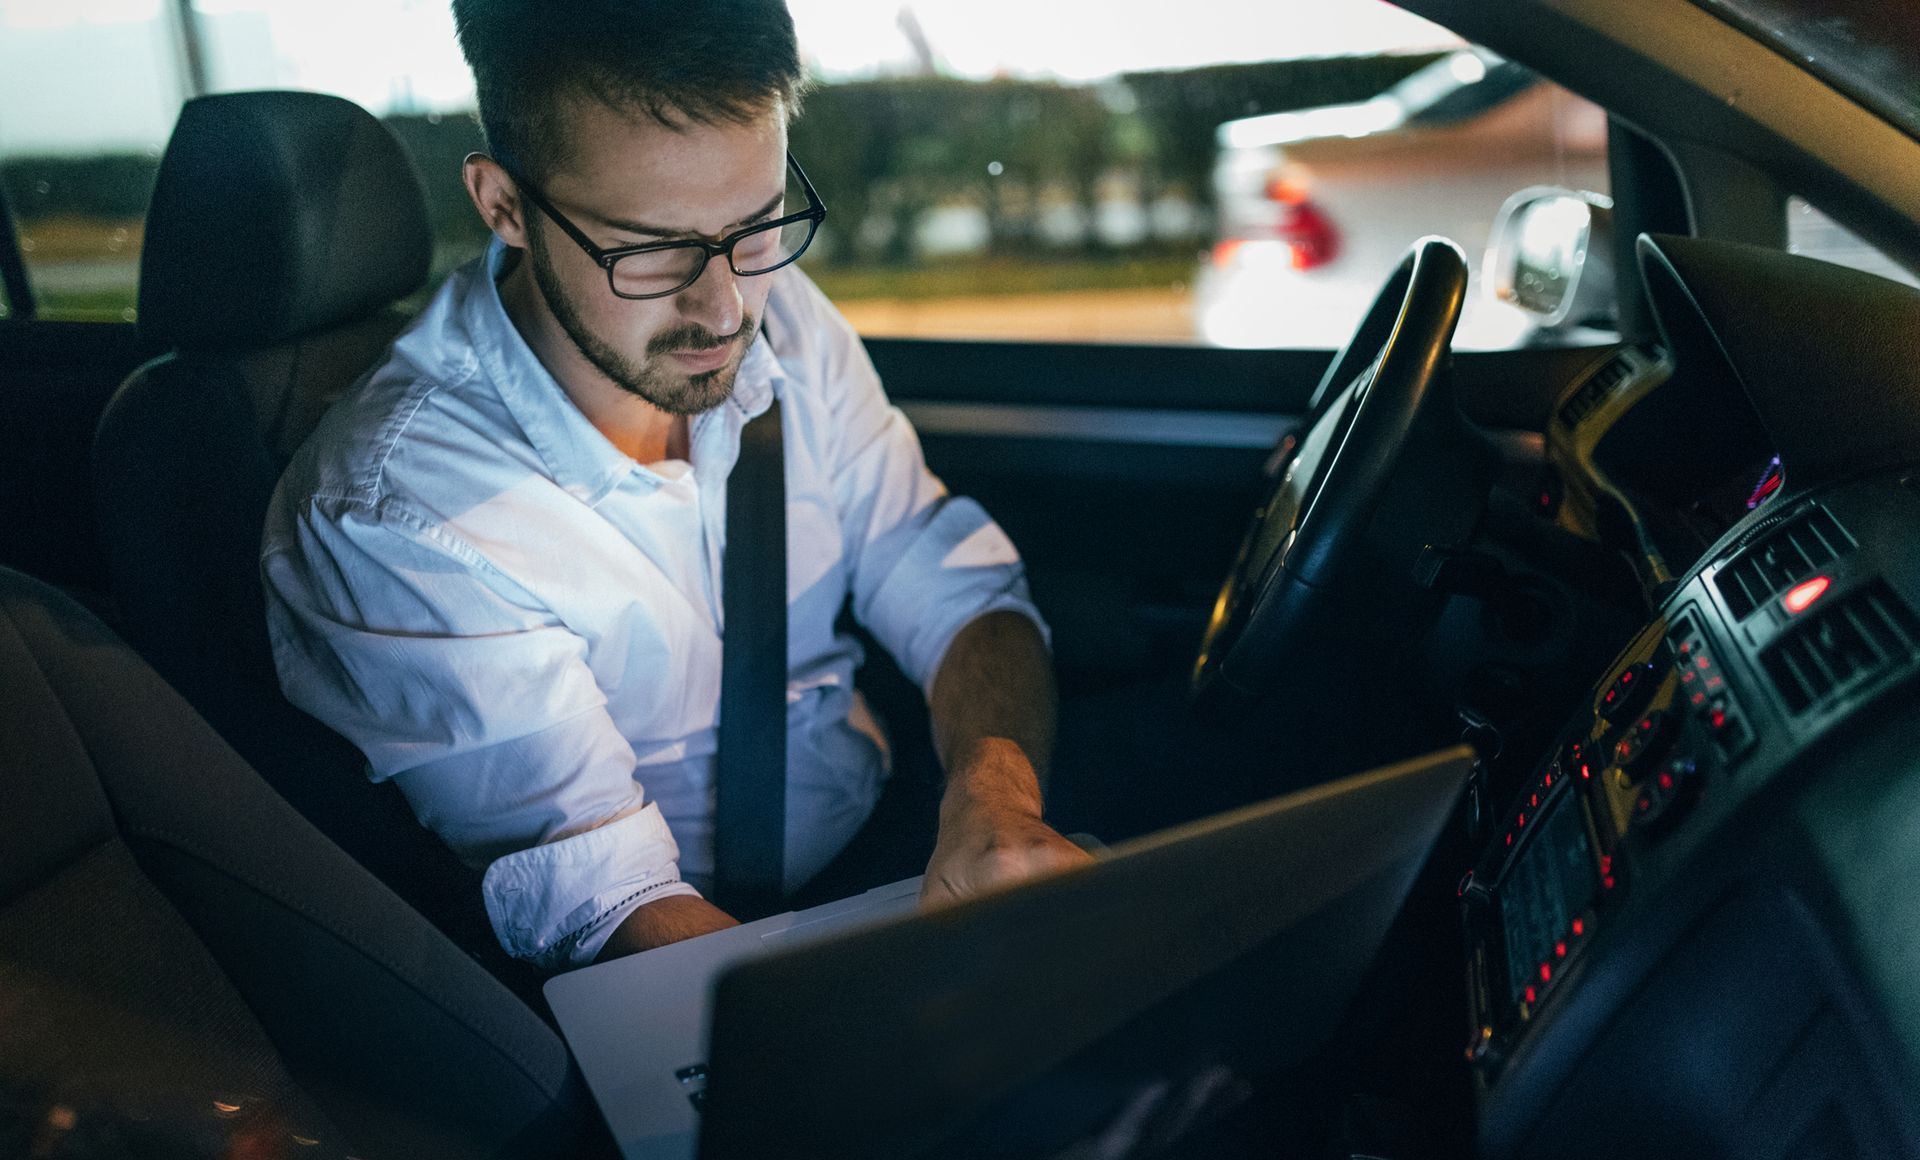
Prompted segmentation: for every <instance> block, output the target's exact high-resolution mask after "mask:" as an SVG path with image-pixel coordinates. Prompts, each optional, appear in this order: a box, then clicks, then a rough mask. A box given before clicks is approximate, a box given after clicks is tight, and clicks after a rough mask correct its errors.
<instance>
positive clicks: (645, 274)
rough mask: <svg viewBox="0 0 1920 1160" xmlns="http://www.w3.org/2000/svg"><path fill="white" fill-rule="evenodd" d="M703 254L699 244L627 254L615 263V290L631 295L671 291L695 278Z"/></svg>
mask: <svg viewBox="0 0 1920 1160" xmlns="http://www.w3.org/2000/svg"><path fill="white" fill-rule="evenodd" d="M700 257H701V254H700V250H699V248H698V247H696V246H675V247H673V248H671V249H665V250H646V251H644V252H642V253H638V254H628V255H627V256H626V257H624V258H621V259H620V260H619V261H617V262H615V263H614V264H613V289H614V293H616V294H625V295H628V296H630V297H644V296H645V295H648V294H671V293H672V292H673V291H675V290H678V289H680V287H682V286H685V285H686V284H687V283H688V282H689V281H691V280H692V279H693V272H694V270H695V269H696V268H697V267H698V266H699V265H700Z"/></svg>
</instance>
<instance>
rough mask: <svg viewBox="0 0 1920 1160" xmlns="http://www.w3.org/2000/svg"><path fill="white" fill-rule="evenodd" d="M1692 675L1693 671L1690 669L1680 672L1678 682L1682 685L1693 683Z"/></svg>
mask: <svg viewBox="0 0 1920 1160" xmlns="http://www.w3.org/2000/svg"><path fill="white" fill-rule="evenodd" d="M1694 676H1695V674H1694V671H1693V670H1692V669H1688V670H1687V671H1686V672H1684V673H1681V674H1680V683H1681V684H1683V685H1691V684H1693V678H1694Z"/></svg>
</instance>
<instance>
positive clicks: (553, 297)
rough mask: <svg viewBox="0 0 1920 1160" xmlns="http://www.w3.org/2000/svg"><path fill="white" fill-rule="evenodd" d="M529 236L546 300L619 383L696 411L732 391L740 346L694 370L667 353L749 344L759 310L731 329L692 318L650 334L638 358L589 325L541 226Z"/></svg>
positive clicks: (670, 410) (577, 343) (670, 406)
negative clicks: (678, 365)
mask: <svg viewBox="0 0 1920 1160" xmlns="http://www.w3.org/2000/svg"><path fill="white" fill-rule="evenodd" d="M527 240H528V243H529V246H528V250H529V255H530V256H531V258H532V259H533V280H534V284H535V285H537V286H539V287H540V293H541V296H542V297H544V298H545V299H546V300H547V309H549V310H551V311H552V312H553V317H554V320H555V321H557V322H559V324H560V329H561V330H563V331H565V332H566V335H567V338H568V339H570V340H571V341H572V342H573V345H574V348H575V349H577V350H578V351H579V352H580V354H581V355H582V356H583V357H585V358H586V360H587V361H588V362H590V363H592V364H593V365H594V366H595V367H596V368H597V369H598V370H599V371H600V373H601V374H603V375H605V376H607V378H608V379H609V380H611V381H612V382H613V384H614V385H615V386H617V387H619V388H620V389H621V390H623V391H626V392H627V393H628V394H630V395H635V396H637V397H639V398H641V399H643V400H645V401H646V402H648V403H651V404H652V405H653V406H655V407H658V408H659V409H660V410H662V411H665V412H666V413H667V414H669V415H698V414H701V413H703V412H706V411H711V410H713V409H714V408H715V407H718V406H719V405H720V404H722V403H724V402H726V401H727V399H728V398H729V397H731V396H732V394H733V386H734V380H735V378H736V377H737V376H738V375H739V373H740V361H739V355H738V352H736V353H735V357H734V358H733V359H731V360H729V361H728V362H727V364H726V365H725V366H721V367H716V368H715V369H713V370H710V371H701V372H700V373H699V374H694V375H689V374H684V373H681V372H678V371H675V370H674V369H673V368H672V365H671V364H670V363H667V362H666V361H665V356H667V355H669V354H671V353H673V352H674V351H700V350H712V349H714V348H715V347H720V346H726V345H728V344H730V343H734V342H738V343H739V348H740V350H745V349H746V348H747V347H748V346H751V345H752V344H753V339H754V336H755V335H756V334H758V333H759V330H760V319H759V317H758V316H757V315H753V314H743V315H742V316H741V319H740V328H739V329H738V330H736V331H734V332H733V333H732V334H729V335H715V334H714V333H713V332H712V331H710V330H708V329H707V328H706V327H704V326H696V325H694V324H693V323H688V324H686V325H684V326H676V327H674V328H672V329H671V330H665V331H662V332H660V333H659V334H656V335H654V336H653V337H652V338H651V339H648V340H647V351H646V355H647V358H646V361H645V362H638V363H637V362H635V361H634V360H633V359H631V358H629V357H628V356H627V355H626V354H625V353H624V352H622V351H619V350H616V349H614V347H613V346H612V345H611V344H610V343H608V342H606V341H605V340H604V339H602V338H600V336H599V335H596V334H594V333H593V331H591V330H589V329H587V325H586V322H585V320H583V319H582V318H581V316H580V311H579V309H578V307H576V306H575V305H574V301H573V299H572V298H571V297H569V296H568V294H567V289H566V287H565V286H563V285H562V284H561V282H560V277H559V275H558V274H557V273H555V272H554V269H553V263H552V260H551V257H550V255H549V254H548V252H547V247H546V244H545V241H544V240H543V239H542V238H541V236H540V232H539V231H537V230H535V231H531V232H530V234H529V236H528V239H527ZM721 260H722V261H725V260H726V259H724V258H722V259H721Z"/></svg>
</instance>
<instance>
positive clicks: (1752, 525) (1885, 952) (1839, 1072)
mask: <svg viewBox="0 0 1920 1160" xmlns="http://www.w3.org/2000/svg"><path fill="white" fill-rule="evenodd" d="M1643 244H1644V243H1643ZM1687 305H1688V307H1689V308H1692V307H1695V306H1697V303H1696V302H1695V301H1694V299H1693V298H1692V297H1691V296H1689V297H1688V299H1687ZM1912 306H1913V309H1914V310H1915V311H1916V312H1920V295H1917V296H1915V302H1914V303H1913V304H1912ZM1668 308H1669V310H1671V309H1674V306H1673V305H1672V303H1671V302H1670V303H1669V307H1668ZM1698 321H1699V320H1698V319H1690V320H1689V322H1690V323H1696V322H1698ZM1664 322H1665V320H1664V319H1663V328H1664ZM1674 331H1675V332H1679V333H1680V334H1681V335H1682V336H1681V338H1680V341H1673V342H1669V343H1668V344H1666V345H1663V346H1661V347H1653V346H1648V347H1638V348H1627V349H1623V350H1621V351H1618V352H1614V353H1613V354H1612V355H1610V356H1609V357H1608V358H1607V359H1605V360H1603V361H1601V362H1600V363H1598V364H1597V365H1596V366H1595V367H1594V368H1592V370H1591V371H1590V372H1589V373H1588V374H1586V375H1584V376H1583V377H1582V378H1581V379H1580V380H1578V381H1576V382H1575V383H1574V384H1572V385H1571V386H1570V387H1569V389H1568V390H1567V391H1566V392H1565V393H1564V394H1563V396H1562V398H1561V400H1560V401H1559V403H1558V405H1557V407H1556V411H1555V414H1554V417H1553V419H1552V422H1551V424H1550V426H1549V430H1548V442H1549V445H1550V447H1552V448H1553V449H1554V453H1555V455H1556V458H1557V459H1558V461H1559V462H1560V463H1561V464H1562V465H1563V466H1564V467H1566V468H1567V469H1568V470H1567V471H1566V472H1565V474H1566V476H1567V480H1568V482H1567V495H1566V499H1565V508H1566V510H1565V512H1564V513H1563V519H1564V520H1565V521H1566V522H1568V523H1569V524H1571V525H1573V526H1583V525H1584V526H1585V527H1586V528H1588V529H1591V531H1592V533H1593V534H1595V535H1596V536H1599V537H1602V538H1605V539H1609V540H1611V541H1612V542H1615V543H1616V544H1618V545H1619V546H1622V547H1625V548H1627V549H1628V550H1629V555H1631V556H1633V557H1634V558H1635V559H1636V561H1637V566H1638V568H1639V570H1640V572H1641V579H1642V582H1643V587H1644V588H1645V590H1646V591H1647V592H1648V594H1649V599H1650V603H1651V605H1652V609H1653V611H1652V615H1651V617H1650V619H1649V620H1648V621H1647V623H1646V624H1645V625H1644V626H1643V627H1642V629H1641V630H1640V631H1639V633H1638V634H1637V635H1636V636H1635V637H1634V638H1633V639H1632V641H1631V642H1630V643H1629V644H1628V645H1627V647H1626V648H1625V649H1624V650H1622V651H1621V652H1620V653H1619V655H1618V656H1616V657H1615V658H1614V660H1613V662H1612V663H1611V664H1610V665H1609V666H1608V667H1607V669H1606V671H1605V673H1604V674H1603V675H1602V676H1601V678H1600V679H1599V681H1598V682H1597V683H1596V684H1595V685H1594V686H1593V688H1592V689H1591V691H1590V694H1589V695H1588V696H1587V697H1585V698H1583V699H1582V700H1581V702H1580V704H1579V706H1578V708H1577V709H1576V710H1575V711H1574V713H1573V714H1572V715H1571V717H1570V719H1568V720H1567V721H1566V722H1565V723H1564V726H1563V727H1562V729H1561V730H1560V731H1559V734H1558V735H1557V737H1556V738H1555V740H1554V742H1553V743H1552V744H1551V745H1550V746H1549V747H1547V751H1546V752H1544V753H1540V754H1537V755H1535V757H1534V760H1533V761H1532V763H1531V765H1530V766H1529V767H1527V768H1526V769H1525V770H1524V771H1523V776H1522V777H1521V778H1520V779H1519V780H1520V786H1519V788H1518V790H1517V791H1511V792H1509V793H1507V794H1504V795H1502V796H1500V797H1498V798H1492V797H1489V798H1487V799H1486V800H1489V801H1495V802H1497V807H1498V808H1496V809H1492V810H1488V811H1486V812H1485V813H1484V814H1483V815H1482V816H1480V817H1478V818H1475V819H1472V821H1471V823H1470V824H1471V825H1472V826H1473V827H1474V829H1475V830H1476V831H1477V833H1476V836H1475V842H1476V846H1475V849H1476V850H1477V855H1476V857H1475V859H1474V861H1473V865H1472V867H1471V869H1470V870H1469V871H1468V872H1467V873H1466V874H1465V875H1464V877H1463V878H1462V879H1461V881H1460V883H1459V888H1458V894H1459V905H1460V915H1461V921H1462V923H1463V927H1464V932H1465V941H1466V963H1465V979H1466V986H1467V991H1468V1007H1469V1012H1470V1016H1469V1026H1468V1027H1467V1028H1466V1057H1467V1059H1468V1061H1469V1063H1470V1065H1471V1071H1472V1074H1473V1082H1474V1086H1475V1090H1476V1092H1477V1097H1478V1103H1479V1123H1480V1137H1481V1151H1482V1154H1483V1155H1486V1156H1489V1157H1507V1156H1531V1155H1552V1156H1596V1157H1597V1156H1622V1155H1722V1156H1740V1157H1775V1156H1778V1157H1787V1156H1813V1155H1820V1156H1826V1155H1834V1156H1852V1155H1902V1156H1905V1155H1920V1118H1917V1117H1916V1114H1915V1109H1916V1108H1917V1107H1920V1101H1917V1100H1916V1099H1915V1095H1916V1093H1917V1092H1920V1087H1916V1085H1915V1083H1914V1080H1915V1077H1916V1074H1917V1069H1916V1066H1915V1065H1916V1062H1917V1061H1920V987H1916V986H1915V985H1914V984H1913V983H1912V982H1911V979H1912V978H1913V977H1914V971H1915V964H1916V963H1917V962H1920V957H1916V956H1920V877H1913V875H1915V874H1920V680H1916V679H1915V678H1916V677H1920V613H1917V612H1916V610H1920V553H1917V552H1916V551H1915V550H1914V545H1920V472H1916V471H1914V470H1912V469H1911V468H1909V467H1908V466H1905V465H1902V464H1898V463H1884V462H1883V463H1875V462H1873V461H1872V460H1871V459H1870V458H1863V459H1862V460H1860V461H1859V462H1858V463H1857V465H1856V466H1857V470H1854V471H1851V472H1845V471H1834V470H1831V469H1827V468H1821V469H1816V470H1809V471H1806V472H1800V471H1798V470H1797V467H1796V462H1797V460H1796V456H1795V453H1794V452H1795V448H1794V443H1795V440H1796V439H1797V440H1799V441H1800V442H1801V443H1802V444H1806V442H1807V440H1808V438H1809V433H1808V432H1807V431H1805V430H1800V431H1796V432H1793V433H1791V436H1790V437H1784V438H1783V437H1782V435H1781V434H1780V433H1779V431H1778V427H1777V425H1776V424H1775V423H1772V422H1770V421H1769V420H1770V418H1772V416H1771V415H1770V414H1769V412H1770V407H1769V400H1767V399H1766V398H1765V397H1764V396H1763V395H1762V394H1761V393H1762V392H1764V391H1765V389H1766V386H1765V384H1764V383H1757V382H1756V379H1758V378H1759V376H1755V375H1751V374H1746V375H1736V374H1735V373H1734V371H1733V368H1732V366H1731V365H1730V364H1722V363H1717V362H1713V360H1712V359H1710V358H1709V357H1707V356H1706V355H1703V354H1702V353H1701V351H1700V349H1699V348H1697V347H1693V346H1690V345H1689V343H1688V342H1687V341H1686V340H1685V338H1684V332H1683V331H1682V328H1680V327H1675V328H1674ZM1669 337H1670V338H1671V337H1674V335H1673V334H1670V335H1669ZM1753 354H1754V356H1755V357H1764V352H1753ZM1709 364H1711V365H1709ZM1683 370H1684V371H1685V372H1686V374H1685V377H1684V379H1683V378H1682V377H1681V374H1680V372H1681V371H1683ZM1910 373H1911V370H1910V369H1907V370H1905V371H1903V374H1910ZM1857 386H1858V387H1859V388H1860V389H1863V390H1873V391H1879V390H1883V389H1886V390H1892V389H1905V384H1904V380H1894V381H1891V382H1883V383H1879V384H1865V383H1862V384H1857ZM1750 392H1751V393H1752V395H1750V394H1749V393H1750ZM1662 396H1665V397H1664V398H1663V397H1662ZM1843 399H1844V395H1839V396H1837V397H1836V401H1835V406H1836V408H1838V407H1839V406H1840V405H1841V401H1842V400H1843ZM1773 410H1774V413H1775V414H1777V408H1774V409H1773ZM1836 422H1840V421H1836ZM1890 445H1897V444H1895V443H1890ZM1905 446H1907V447H1909V448H1916V447H1920V441H1912V442H1908V443H1906V444H1905ZM1628 448H1631V451H1629V450H1628ZM1802 458H1804V460H1805V461H1806V462H1808V463H1829V464H1830V463H1834V462H1840V461H1843V460H1844V456H1836V455H1834V454H1831V453H1828V454H1825V455H1816V454H1813V453H1811V452H1809V453H1808V454H1807V455H1805V456H1804V457H1802ZM1511 780H1512V779H1511V778H1510V779H1509V782H1511Z"/></svg>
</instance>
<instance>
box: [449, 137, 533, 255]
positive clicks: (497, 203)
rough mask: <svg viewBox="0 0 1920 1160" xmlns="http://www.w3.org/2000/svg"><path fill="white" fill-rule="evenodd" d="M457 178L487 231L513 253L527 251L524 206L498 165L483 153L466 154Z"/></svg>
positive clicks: (517, 189) (518, 194)
mask: <svg viewBox="0 0 1920 1160" xmlns="http://www.w3.org/2000/svg"><path fill="white" fill-rule="evenodd" d="M460 176H461V179H462V180H463V181H464V182H465V183H466V186H467V196H468V197H469V198H472V199H473V208H474V209H476V210H478V211H480V220H481V221H482V222H485V223H486V226H487V228H488V229H490V230H492V231H493V233H494V235H495V236H496V237H498V238H499V239H500V240H501V241H503V242H505V243H506V244H507V245H509V246H512V247H513V248H514V249H517V250H524V249H527V248H528V244H527V203H526V201H525V200H524V199H523V198H522V197H521V196H520V187H519V186H518V185H516V184H515V183H514V180H513V178H511V177H509V176H508V175H507V171H506V170H505V169H502V168H501V167H500V163H499V162H498V161H495V160H494V159H493V158H491V157H488V156H487V155H486V154H485V153H469V154H467V159H466V161H465V162H463V163H462V164H461V174H460Z"/></svg>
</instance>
